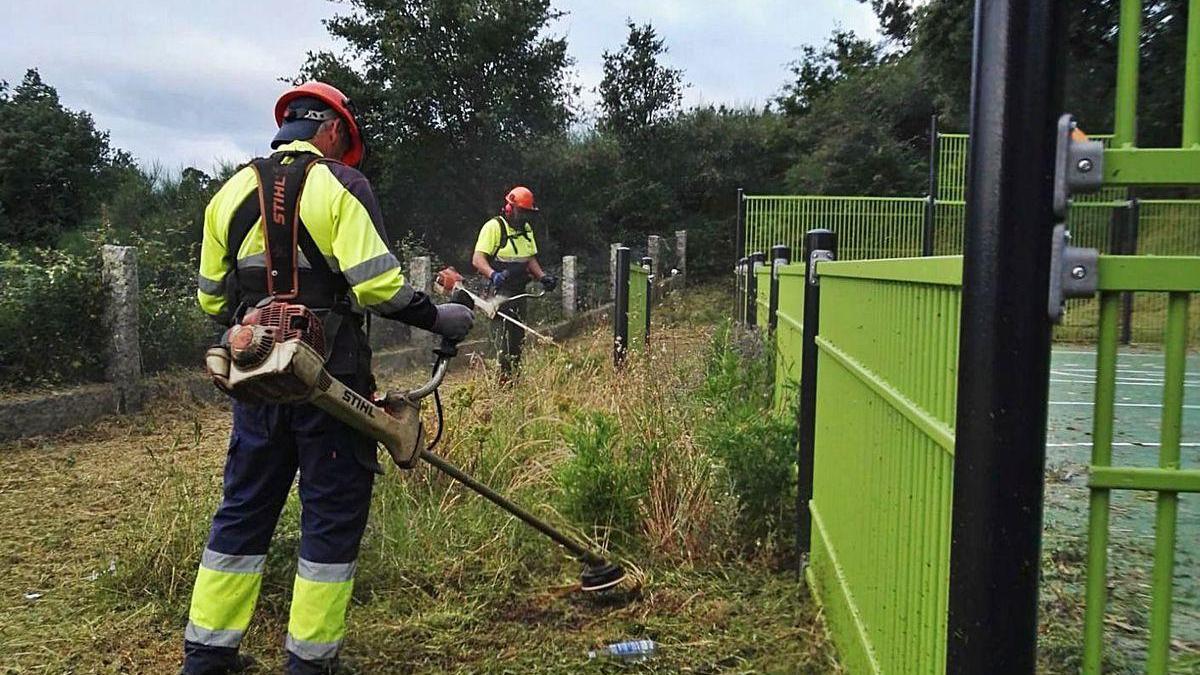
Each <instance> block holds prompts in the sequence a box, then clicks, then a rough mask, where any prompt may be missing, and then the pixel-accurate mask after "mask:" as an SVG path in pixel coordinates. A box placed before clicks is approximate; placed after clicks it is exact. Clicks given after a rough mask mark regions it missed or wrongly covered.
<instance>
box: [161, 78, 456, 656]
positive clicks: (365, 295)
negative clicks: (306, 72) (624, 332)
mask: <svg viewBox="0 0 1200 675" xmlns="http://www.w3.org/2000/svg"><path fill="white" fill-rule="evenodd" d="M275 119H276V123H277V124H278V125H279V132H278V134H276V136H275V139H274V141H272V143H271V147H272V148H273V149H274V153H273V154H271V155H270V156H269V157H265V158H260V159H256V160H254V161H252V162H250V163H249V164H247V165H246V166H244V167H242V168H241V169H240V170H239V171H238V172H237V173H235V174H234V175H233V176H232V177H231V178H230V179H229V180H228V181H226V183H225V184H224V185H223V186H221V189H220V190H219V191H218V192H217V194H216V195H215V196H214V197H213V199H212V201H211V202H210V203H209V205H208V208H207V210H206V211H205V215H204V235H203V241H202V244H201V249H200V274H199V279H198V281H199V292H198V299H199V302H200V307H201V309H203V310H204V312H206V313H207V314H208V315H210V316H211V317H212V318H213V319H215V320H217V321H218V322H219V323H221V324H222V325H224V326H228V325H231V324H232V323H236V322H237V321H238V320H239V318H240V315H241V314H242V313H244V312H245V311H246V310H247V308H252V307H254V306H255V305H256V304H257V303H259V302H260V301H262V300H264V299H265V298H267V297H268V293H269V290H268V289H269V288H271V287H272V286H271V285H269V284H268V283H267V278H268V275H274V274H276V270H274V269H272V268H271V266H270V261H271V259H272V258H273V257H274V255H275V253H274V252H275V250H276V249H275V247H276V244H277V242H274V241H272V243H271V246H272V253H271V255H268V254H267V251H266V243H265V238H264V229H263V218H262V215H263V213H264V212H268V213H270V214H271V217H272V218H273V220H272V223H274V224H278V225H284V224H291V225H292V228H293V230H292V231H293V232H294V233H295V234H294V235H293V236H294V239H295V241H293V242H288V243H290V244H291V245H292V246H293V248H292V249H290V255H292V256H294V259H295V260H296V266H295V268H296V274H297V279H296V281H297V282H298V287H299V295H298V297H296V298H294V299H291V300H289V302H294V303H296V304H301V305H305V306H307V307H308V308H309V309H311V310H313V311H314V312H315V313H316V314H317V316H318V317H320V318H322V320H323V321H324V326H325V330H324V332H325V335H326V336H327V337H326V341H327V345H329V348H328V354H327V357H328V359H327V361H326V370H327V371H328V372H329V373H330V374H332V375H333V376H335V377H337V378H338V379H339V380H341V381H342V382H343V383H345V384H346V385H347V386H348V387H350V388H352V389H354V390H355V391H357V392H358V393H360V394H363V395H364V396H370V395H371V394H372V393H373V391H372V390H373V388H374V384H373V381H372V380H373V378H372V377H371V349H370V346H369V344H368V342H367V339H366V335H365V333H364V332H363V316H364V312H366V311H369V312H373V313H375V314H379V315H381V316H383V317H385V318H389V319H395V320H398V321H403V322H405V323H408V324H410V325H413V326H417V327H419V328H424V329H426V330H430V331H432V332H434V333H438V334H440V335H443V336H446V337H448V338H450V339H452V340H461V339H462V338H463V337H464V336H465V335H466V334H467V332H468V331H469V330H470V328H471V323H472V321H473V315H472V313H471V310H470V309H468V308H466V307H463V306H462V305H453V304H447V305H434V304H433V302H431V301H430V299H429V297H427V296H426V295H425V294H424V293H422V292H420V291H417V290H414V289H413V288H412V287H411V286H409V285H408V284H406V283H405V280H404V274H403V273H402V272H401V270H400V262H399V261H398V260H397V259H396V257H395V255H393V254H392V252H391V251H390V250H389V249H388V246H387V244H386V239H385V236H384V228H383V220H382V217H381V215H380V212H379V204H378V202H377V201H376V199H375V195H374V194H373V192H372V190H371V186H370V184H369V183H368V182H367V179H366V177H365V176H363V174H362V173H360V172H359V171H358V170H357V169H355V168H354V167H355V166H356V165H357V164H358V163H359V162H360V161H361V160H362V156H363V149H364V148H363V141H362V137H361V133H360V131H359V128H358V125H357V121H356V120H355V114H354V110H353V106H352V104H351V103H350V101H349V100H348V99H347V98H346V97H345V96H344V95H343V94H342V92H340V91H338V90H337V89H335V88H334V87H331V86H329V85H327V84H323V83H320V82H309V83H307V84H304V85H301V86H299V87H296V88H294V89H292V90H290V91H288V92H286V93H285V94H284V95H283V96H282V97H281V98H280V99H279V102H278V103H277V104H276V107H275ZM284 168H286V170H284ZM286 175H291V176H296V175H299V176H302V178H300V179H299V183H298V187H297V188H295V189H298V190H299V193H298V196H297V197H295V198H294V199H293V198H288V197H287V191H288V190H289V189H293V188H289V187H288V185H289V184H288V183H285V182H283V181H284V178H283V177H284V176H286ZM271 176H275V177H276V178H275V179H274V180H272V179H271ZM289 180H292V179H289ZM267 183H270V184H267ZM288 204H291V205H292V206H287V205H288ZM289 210H290V211H291V212H286V211H289ZM280 245H282V244H280ZM212 376H213V379H214V381H215V382H216V383H217V385H218V386H222V384H223V383H222V378H221V376H220V375H217V374H213V375H212ZM375 457H376V443H375V441H374V440H373V439H371V438H369V437H367V436H365V435H363V434H361V433H359V432H357V431H355V430H354V429H352V428H351V427H350V426H348V425H347V424H345V423H344V422H341V421H340V420H338V419H337V418H335V417H333V416H332V415H329V414H327V413H325V412H324V411H322V410H320V409H319V408H317V407H316V406H314V405H312V404H289V405H281V404H266V403H263V404H251V403H246V402H243V401H235V402H234V404H233V433H232V434H231V437H230V439H229V450H228V455H227V457H226V460H225V473H224V498H223V499H222V501H221V506H220V507H219V508H218V509H217V513H216V515H215V516H213V522H212V530H211V531H210V533H209V537H208V543H207V545H206V546H205V548H204V552H203V554H202V556H201V559H200V569H199V571H198V572H197V574H196V583H195V587H194V590H193V592H192V602H191V609H190V611H189V614H188V623H187V628H186V629H185V632H184V663H183V673H185V674H189V675H221V674H224V673H235V672H240V671H242V670H244V669H245V668H246V665H247V661H248V659H246V657H244V656H242V655H241V654H239V652H238V648H239V647H240V645H241V641H242V637H243V636H244V635H245V633H246V629H247V628H248V626H249V624H250V617H251V615H252V614H253V612H254V606H255V604H256V602H257V600H258V595H259V590H260V588H261V587H262V575H263V566H264V564H265V562H266V558H267V549H268V547H269V545H270V541H271V535H272V534H273V533H274V531H275V525H276V522H277V521H278V519H279V514H280V511H281V510H282V509H283V506H284V503H285V502H286V501H287V497H288V493H289V492H290V491H291V488H292V484H293V483H294V482H295V481H296V474H297V473H299V475H300V480H299V494H300V503H301V514H300V530H301V534H300V552H299V553H300V556H299V561H298V564H297V567H296V578H295V582H294V585H293V590H292V598H291V612H290V617H289V620H288V627H287V638H286V642H285V648H286V650H287V670H288V672H289V673H294V674H298V673H302V674H309V673H314V674H315V673H333V672H335V669H336V666H337V659H338V652H339V649H340V647H341V644H342V640H343V638H344V636H345V634H346V608H347V606H348V605H349V604H350V593H351V589H352V587H353V585H354V571H355V566H356V563H357V559H358V548H359V543H360V542H361V540H362V536H363V530H364V528H365V527H366V524H367V511H368V508H369V506H370V500H371V488H372V484H373V481H374V477H375V474H376V473H377V472H378V471H379V465H378V463H377V462H376V459H375Z"/></svg>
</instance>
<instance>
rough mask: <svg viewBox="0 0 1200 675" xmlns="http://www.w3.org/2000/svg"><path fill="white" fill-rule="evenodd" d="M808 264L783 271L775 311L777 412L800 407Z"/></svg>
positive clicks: (780, 274) (785, 268)
mask: <svg viewBox="0 0 1200 675" xmlns="http://www.w3.org/2000/svg"><path fill="white" fill-rule="evenodd" d="M804 270H805V265H804V263H792V264H790V265H784V266H783V267H781V268H779V308H778V309H777V310H775V317H776V318H777V319H778V323H777V325H776V326H775V409H776V410H777V411H779V412H781V413H787V412H789V411H791V410H793V409H794V408H795V406H796V389H797V387H798V386H799V385H800V350H801V347H802V345H801V343H802V340H803V337H804Z"/></svg>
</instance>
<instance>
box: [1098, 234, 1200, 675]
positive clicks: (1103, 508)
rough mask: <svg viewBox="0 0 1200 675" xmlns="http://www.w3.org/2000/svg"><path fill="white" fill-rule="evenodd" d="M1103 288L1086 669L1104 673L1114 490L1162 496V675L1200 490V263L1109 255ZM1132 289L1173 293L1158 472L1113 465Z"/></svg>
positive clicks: (1154, 665)
mask: <svg viewBox="0 0 1200 675" xmlns="http://www.w3.org/2000/svg"><path fill="white" fill-rule="evenodd" d="M1100 289H1101V291H1100V301H1099V302H1100V335H1099V340H1098V347H1097V356H1096V393H1095V408H1094V412H1093V428H1092V460H1091V477H1090V480H1089V482H1088V486H1089V488H1090V489H1091V497H1090V504H1089V519H1088V575H1087V610H1086V613H1085V617H1084V623H1085V628H1084V665H1083V671H1084V672H1085V673H1099V672H1101V663H1102V656H1103V646H1104V613H1105V604H1106V600H1107V597H1106V596H1107V588H1108V574H1107V571H1108V570H1107V567H1108V565H1107V563H1108V535H1109V523H1108V521H1109V499H1110V496H1111V492H1112V490H1144V491H1149V492H1153V493H1155V495H1156V498H1155V499H1156V521H1155V547H1154V548H1155V550H1154V569H1153V572H1152V576H1151V585H1150V589H1149V590H1150V596H1151V597H1150V614H1149V617H1148V627H1149V633H1150V643H1149V648H1148V660H1147V663H1146V672H1148V673H1151V674H1153V675H1157V674H1160V673H1166V672H1168V668H1169V666H1170V658H1171V604H1172V602H1171V598H1172V595H1173V593H1174V592H1176V591H1179V592H1182V591H1184V589H1182V588H1178V589H1177V588H1175V587H1174V584H1173V583H1172V582H1173V568H1174V563H1175V550H1176V548H1177V546H1178V545H1179V543H1180V542H1178V541H1176V529H1175V528H1176V519H1177V511H1178V505H1179V494H1180V493H1189V492H1190V493H1196V492H1200V470H1198V469H1183V468H1181V467H1180V440H1181V436H1182V426H1183V425H1182V422H1183V410H1184V401H1183V398H1184V385H1185V383H1184V375H1185V370H1186V360H1187V351H1188V333H1189V317H1188V314H1189V304H1190V301H1191V295H1192V294H1193V293H1197V292H1200V258H1166V257H1164V258H1146V257H1132V256H1128V257H1126V256H1111V257H1105V258H1101V263H1100ZM1129 291H1149V292H1155V293H1159V294H1163V293H1165V294H1166V298H1167V310H1166V314H1167V318H1166V327H1165V333H1164V335H1163V340H1162V342H1163V350H1164V354H1165V359H1164V362H1165V363H1164V370H1163V380H1164V383H1163V394H1162V420H1161V425H1160V431H1159V433H1160V437H1159V455H1158V467H1157V468H1145V467H1114V466H1112V458H1113V451H1112V449H1113V432H1114V424H1113V419H1114V414H1113V413H1114V405H1115V403H1116V383H1117V342H1118V339H1117V333H1118V324H1119V315H1120V309H1121V302H1122V295H1123V294H1124V293H1126V292H1129ZM1193 330H1194V328H1193ZM1191 543H1194V542H1191ZM1193 590H1194V589H1193Z"/></svg>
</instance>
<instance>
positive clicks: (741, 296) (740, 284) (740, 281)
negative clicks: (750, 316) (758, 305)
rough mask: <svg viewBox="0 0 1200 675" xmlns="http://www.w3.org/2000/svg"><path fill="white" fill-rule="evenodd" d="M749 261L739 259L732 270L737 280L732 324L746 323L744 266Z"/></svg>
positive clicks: (747, 259)
mask: <svg viewBox="0 0 1200 675" xmlns="http://www.w3.org/2000/svg"><path fill="white" fill-rule="evenodd" d="M749 260H750V259H749V258H745V257H743V258H739V259H738V261H737V267H735V268H734V270H735V272H734V274H735V276H736V278H737V292H736V295H737V303H736V304H735V306H734V308H733V310H734V311H733V318H734V323H738V324H742V325H745V323H746V293H747V290H746V265H747V264H748V262H749Z"/></svg>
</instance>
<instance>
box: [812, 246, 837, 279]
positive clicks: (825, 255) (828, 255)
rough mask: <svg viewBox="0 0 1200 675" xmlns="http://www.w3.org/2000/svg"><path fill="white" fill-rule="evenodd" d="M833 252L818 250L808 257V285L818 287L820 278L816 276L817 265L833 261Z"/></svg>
mask: <svg viewBox="0 0 1200 675" xmlns="http://www.w3.org/2000/svg"><path fill="white" fill-rule="evenodd" d="M833 259H834V257H833V251H828V250H826V249H823V248H819V249H817V250H815V251H813V252H811V253H809V255H808V285H809V286H820V285H821V277H820V275H818V274H817V263H819V262H823V261H827V260H833Z"/></svg>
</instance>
